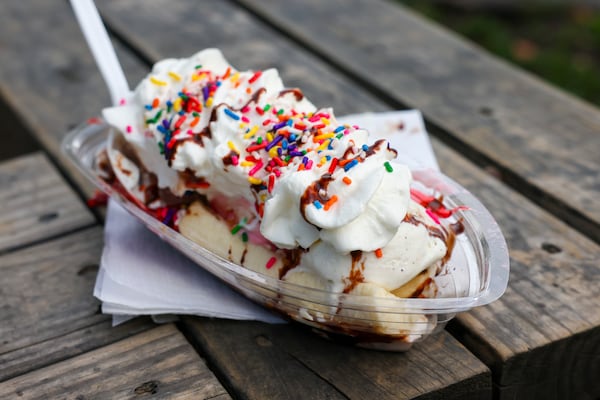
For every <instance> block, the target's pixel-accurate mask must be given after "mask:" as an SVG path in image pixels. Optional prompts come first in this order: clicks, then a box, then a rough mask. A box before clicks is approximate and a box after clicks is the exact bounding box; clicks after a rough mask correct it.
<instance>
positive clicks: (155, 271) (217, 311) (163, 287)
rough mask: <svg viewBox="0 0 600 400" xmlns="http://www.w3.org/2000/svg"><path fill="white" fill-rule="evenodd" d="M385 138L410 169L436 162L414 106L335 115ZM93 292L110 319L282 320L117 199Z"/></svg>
mask: <svg viewBox="0 0 600 400" xmlns="http://www.w3.org/2000/svg"><path fill="white" fill-rule="evenodd" d="M338 120H339V121H340V122H342V123H349V124H353V125H358V126H360V127H361V128H365V129H367V130H369V132H371V137H372V139H373V141H375V140H377V139H379V138H385V139H387V140H389V141H390V143H391V147H392V148H395V149H396V150H398V160H399V161H400V162H403V163H406V164H408V165H409V166H410V167H411V168H419V169H423V168H433V169H436V170H437V169H438V165H437V162H436V159H435V156H434V154H433V150H432V148H431V143H430V142H429V137H428V135H427V132H426V131H425V126H424V124H423V119H422V116H421V113H420V112H418V111H413V110H411V111H392V112H386V113H377V114H375V113H366V114H356V115H348V116H345V117H343V118H338ZM94 295H95V296H96V297H97V298H98V299H100V300H101V301H102V311H103V312H104V313H107V314H113V324H118V323H121V322H123V321H126V320H127V319H129V318H131V317H133V316H136V315H152V316H154V317H156V318H157V319H158V316H161V317H164V316H165V315H169V314H191V315H200V316H208V317H218V318H230V319H243V320H258V321H263V322H269V323H278V322H283V320H282V319H281V318H279V317H278V316H276V315H274V314H272V313H271V312H270V311H268V310H266V309H264V308H262V307H260V306H258V305H256V304H255V303H253V302H251V301H249V300H247V299H246V298H244V297H243V296H241V295H239V294H238V293H237V292H235V291H234V290H232V289H231V288H229V287H228V286H227V285H225V284H223V283H222V282H221V281H219V280H218V279H217V278H214V277H213V276H212V275H211V274H209V273H208V272H206V271H204V270H203V269H202V268H201V267H200V266H198V265H197V264H195V263H194V262H192V261H191V260H189V259H188V258H186V257H185V256H183V255H182V254H181V253H179V252H178V251H177V250H175V249H174V248H172V247H171V246H169V245H168V244H166V243H164V242H163V241H161V240H160V239H159V238H158V237H157V236H156V235H154V234H153V233H152V232H150V231H149V230H147V229H146V228H145V227H144V226H143V225H142V224H141V223H140V222H138V221H137V219H136V218H135V217H133V216H131V215H129V213H127V212H126V211H125V210H123V209H122V208H121V207H120V206H119V205H118V204H117V203H116V202H112V201H111V202H110V204H109V207H108V213H107V218H106V226H105V239H104V251H103V253H102V260H101V263H100V271H99V273H98V277H97V279H96V286H95V288H94Z"/></svg>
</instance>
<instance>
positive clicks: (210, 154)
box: [101, 49, 460, 340]
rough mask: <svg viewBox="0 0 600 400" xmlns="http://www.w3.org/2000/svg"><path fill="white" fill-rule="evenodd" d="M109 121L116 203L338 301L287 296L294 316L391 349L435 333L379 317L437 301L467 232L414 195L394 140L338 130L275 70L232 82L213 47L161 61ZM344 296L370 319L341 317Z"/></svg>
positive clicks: (108, 172) (438, 206) (108, 114)
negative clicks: (375, 339) (393, 304)
mask: <svg viewBox="0 0 600 400" xmlns="http://www.w3.org/2000/svg"><path fill="white" fill-rule="evenodd" d="M103 115H104V118H105V119H106V120H107V121H108V123H109V124H110V125H111V126H113V127H114V128H115V129H114V131H115V134H114V135H113V136H112V138H111V143H110V144H109V146H108V148H107V151H106V153H105V156H106V157H105V159H104V160H101V164H102V165H103V170H104V173H105V176H104V178H105V179H107V180H110V181H111V182H112V183H113V186H115V187H118V188H119V189H120V191H121V193H122V194H125V195H126V196H127V197H128V198H129V199H130V200H132V201H134V202H135V203H136V204H137V205H138V206H139V207H140V208H142V209H143V210H145V211H146V212H148V213H150V214H151V215H153V216H155V217H156V218H158V219H160V220H161V221H163V222H164V223H165V224H167V225H169V226H171V227H173V228H174V229H176V230H178V231H179V232H180V233H181V234H182V235H183V236H185V237H187V238H189V239H191V240H192V241H194V242H196V243H198V244H200V245H201V246H202V247H204V248H206V249H208V250H210V251H211V252H213V253H214V254H216V255H218V256H220V257H222V258H225V259H228V260H230V261H231V262H233V263H235V264H238V265H241V266H243V267H245V268H248V269H251V270H253V271H255V272H258V273H260V274H264V275H267V276H270V277H273V278H276V279H279V280H281V281H284V282H288V283H291V284H295V285H298V287H300V288H310V289H316V290H319V291H322V292H323V293H327V294H328V296H329V297H330V298H331V299H333V300H332V301H331V302H329V303H327V302H323V303H327V304H317V305H315V304H314V303H310V302H307V301H305V300H304V299H303V298H302V297H301V296H298V297H293V296H292V297H289V298H286V297H285V296H282V297H281V298H280V299H279V300H280V302H281V304H283V305H284V306H282V309H285V307H286V306H285V305H288V306H289V305H292V306H294V307H295V308H296V309H299V310H301V312H300V314H299V315H295V316H292V317H293V318H296V319H303V320H307V321H319V322H320V323H323V324H325V325H330V326H335V324H334V323H333V322H332V321H334V320H336V321H338V322H339V321H341V320H343V321H344V323H343V324H340V323H338V324H337V327H338V328H339V329H343V326H350V325H352V323H351V321H353V320H356V321H359V320H365V319H367V320H369V321H370V323H369V324H370V326H369V329H371V330H372V331H375V332H377V333H380V334H383V335H390V336H395V337H401V336H404V337H407V332H410V331H411V329H412V327H414V326H415V325H418V324H423V326H425V327H427V326H429V327H430V325H431V321H429V320H428V317H426V316H425V315H422V314H403V315H398V314H390V313H386V312H385V310H383V311H382V310H379V309H378V308H377V306H378V304H379V302H380V301H381V300H382V299H387V298H398V297H433V296H435V295H436V286H435V284H434V282H433V280H432V278H434V277H435V276H436V275H437V274H439V273H440V271H441V270H442V268H443V266H444V264H445V263H446V261H447V260H448V259H449V257H450V254H451V252H452V247H453V243H454V237H455V235H456V234H457V233H459V232H460V223H455V224H450V223H447V222H445V221H444V219H445V218H446V217H448V216H450V215H451V213H452V211H451V210H447V209H446V208H444V206H443V204H442V202H441V201H440V199H437V198H435V197H433V196H431V195H427V194H424V193H421V192H419V191H416V190H414V189H411V181H412V176H411V172H410V170H409V169H408V168H407V167H406V166H404V165H402V164H399V163H395V162H394V158H395V157H396V151H395V150H394V149H392V148H390V147H389V145H388V143H387V141H385V140H377V141H375V142H370V141H369V135H368V132H367V131H366V130H363V129H361V128H360V127H358V126H352V125H346V124H340V123H338V122H337V120H336V117H335V115H334V113H333V111H332V110H331V109H329V108H317V107H315V106H314V105H313V104H312V103H311V102H310V101H309V100H308V99H307V98H306V97H305V96H304V94H303V93H302V91H301V90H299V89H290V88H286V87H284V85H283V83H282V81H281V79H280V77H279V75H278V72H277V71H276V70H275V69H267V70H263V71H238V70H236V69H235V68H234V67H233V66H231V65H230V64H229V63H228V62H227V61H226V60H225V58H224V57H223V55H222V54H221V52H220V51H218V50H216V49H207V50H203V51H201V52H199V53H197V54H195V55H194V56H192V57H190V58H188V59H167V60H163V61H160V62H158V63H157V64H156V65H155V66H154V68H153V69H152V71H151V73H150V74H149V75H148V76H147V77H146V78H145V79H144V80H143V81H142V82H141V83H140V84H139V85H138V87H137V88H136V89H135V91H134V92H133V93H132V95H131V97H130V98H128V99H124V101H123V104H121V105H119V106H116V107H111V108H107V109H105V110H104V112H103ZM345 295H356V296H360V297H361V298H362V299H363V301H364V303H365V304H367V305H370V306H372V307H371V308H370V310H371V311H369V312H365V311H364V310H362V311H359V310H356V309H355V308H353V307H345V306H344V302H343V298H344V296H345ZM330 322H331V323H330ZM425 330H426V329H425V328H424V329H423V331H425ZM413 339H414V338H413ZM407 340H412V339H411V338H408V339H407Z"/></svg>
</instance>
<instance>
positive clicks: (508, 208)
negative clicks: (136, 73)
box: [101, 1, 600, 396]
mask: <svg viewBox="0 0 600 400" xmlns="http://www.w3.org/2000/svg"><path fill="white" fill-rule="evenodd" d="M177 4H178V6H177V7H175V8H173V9H171V11H172V13H171V14H170V16H169V17H168V18H161V19H160V20H155V21H154V22H153V23H152V24H147V23H144V21H148V20H150V19H151V18H152V16H153V15H155V14H156V12H158V9H159V8H160V7H161V4H160V3H154V7H157V9H153V8H152V7H143V9H142V7H141V6H140V4H139V2H138V1H127V2H123V1H121V2H113V3H102V7H101V8H102V11H103V13H104V15H105V17H106V18H107V20H108V21H109V22H110V23H111V26H113V27H114V29H116V30H118V31H120V32H121V34H122V35H123V36H125V37H127V38H128V40H130V41H131V43H135V45H136V46H138V48H139V49H140V50H141V51H143V52H144V53H146V54H149V55H151V56H152V57H156V58H160V57H164V56H166V55H169V54H174V53H176V54H191V53H192V52H193V51H195V50H197V49H198V48H202V47H205V46H216V47H220V48H222V49H223V50H224V51H225V54H226V55H229V54H231V57H230V58H231V61H232V62H234V63H236V60H235V59H233V57H236V54H238V52H240V53H242V54H243V56H240V58H239V61H237V64H239V63H242V64H246V65H247V63H249V62H250V60H254V59H260V60H262V61H257V63H259V62H264V63H268V61H271V59H272V58H274V59H275V60H273V62H274V63H277V64H278V67H281V68H282V69H283V70H284V72H283V73H282V75H283V76H284V81H287V78H288V77H287V76H285V70H286V68H288V69H289V68H293V69H294V71H298V74H299V77H300V78H304V79H306V80H307V81H308V83H309V85H312V86H311V88H312V89H311V90H312V93H311V98H312V100H313V101H314V102H315V103H316V104H327V103H326V101H327V100H329V101H332V104H333V105H334V106H335V107H336V109H337V110H338V111H340V112H341V113H344V112H349V111H355V110H360V109H369V108H371V107H372V109H375V110H379V109H381V108H382V107H384V105H383V103H382V102H381V101H378V100H376V99H375V98H374V97H373V96H369V95H367V94H366V93H361V92H360V91H359V93H361V96H356V95H355V93H356V92H357V90H358V89H357V88H356V86H351V87H353V88H354V89H352V90H353V92H352V101H351V103H352V104H348V100H347V99H346V98H344V97H342V96H337V97H333V98H329V97H328V94H329V93H331V92H332V91H333V92H334V93H335V92H336V91H337V93H346V90H347V89H346V82H348V81H349V80H348V79H345V78H343V77H342V76H336V77H333V76H332V75H330V74H324V73H323V72H321V71H322V70H323V68H324V67H321V66H320V65H319V64H321V63H320V62H319V61H318V60H315V59H314V58H312V57H309V56H306V57H305V56H304V52H303V51H302V50H301V49H299V48H298V47H296V46H294V45H293V44H291V43H290V42H288V41H285V40H280V41H277V40H276V39H274V40H272V41H270V43H271V46H270V47H269V49H268V50H262V47H261V46H260V45H254V44H253V43H255V42H253V39H249V41H250V44H247V43H246V42H245V41H241V42H240V40H239V38H240V37H248V38H264V37H266V36H268V35H269V32H270V30H269V28H268V27H265V26H262V25H261V24H260V23H257V22H256V21H252V20H251V19H248V17H247V16H243V15H240V12H239V10H236V9H235V8H234V7H232V6H231V5H228V4H227V3H221V4H220V5H218V6H217V5H215V6H214V7H210V11H204V12H209V14H206V15H205V17H206V18H204V19H203V22H202V24H200V26H195V28H194V30H193V31H192V30H191V29H190V30H189V31H186V33H185V35H183V36H185V37H186V38H187V40H184V41H181V40H177V39H175V40H173V39H171V38H170V37H169V36H165V35H164V33H163V32H174V31H178V29H182V28H178V27H180V26H184V27H186V26H192V21H193V20H194V19H198V16H197V15H198V14H197V13H196V12H197V11H196V10H195V6H194V5H193V4H192V3H186V2H178V3H177ZM163 6H164V5H163ZM210 13H213V14H210ZM225 16H226V17H227V18H230V19H231V20H233V21H236V23H235V24H231V25H228V28H227V29H226V31H225V32H221V31H220V34H219V35H218V36H217V37H212V36H211V34H210V32H214V31H215V30H218V29H219V26H220V25H222V21H223V19H224V18H225ZM213 21H214V22H213ZM183 29H185V28H183ZM247 46H249V47H250V48H252V49H253V50H254V51H255V52H256V53H257V54H255V55H248V54H247V51H248V47H247ZM281 54H286V55H287V54H300V55H301V56H302V57H301V59H300V60H296V59H291V58H287V57H286V58H281V57H280V55H281ZM290 57H291V56H290ZM288 62H289V64H290V65H288ZM261 65H262V64H261ZM251 67H252V68H253V67H254V66H253V65H251V66H247V68H251ZM324 70H325V71H328V69H326V68H325V69H324ZM300 71H302V72H300ZM331 72H332V73H333V74H334V75H335V71H331ZM338 75H339V74H338ZM314 81H317V83H316V84H315V83H314ZM337 82H343V83H344V84H343V85H339V86H338V83H337ZM320 83H322V84H323V85H324V86H325V87H326V88H327V89H326V90H325V91H324V92H323V93H322V92H321V91H319V84H320ZM298 85H299V86H302V87H304V86H305V85H303V82H299V83H298ZM336 87H338V89H337V90H336V89H335V88H336ZM330 104H331V103H330ZM543 126H545V124H544V125H543ZM434 145H435V149H436V152H437V154H438V156H439V157H440V163H441V166H442V169H443V170H444V171H445V172H446V173H447V174H449V175H450V176H451V177H453V178H454V179H456V180H458V181H459V182H460V183H462V184H464V185H466V186H467V187H469V188H470V189H471V190H472V191H473V192H474V193H475V194H476V195H477V196H478V197H480V198H481V199H482V200H483V201H484V203H485V204H486V205H488V207H489V208H490V210H491V211H492V213H493V214H494V215H495V216H496V218H497V219H498V221H499V222H500V225H501V227H502V229H503V231H504V232H505V234H506V236H507V240H508V242H509V246H510V249H511V254H512V265H513V271H514V272H513V275H512V277H513V279H512V280H511V283H510V288H509V290H508V292H507V294H506V295H505V297H504V298H503V300H502V301H501V302H499V303H497V304H496V305H492V306H491V307H484V308H481V309H478V310H475V311H473V312H470V313H466V314H464V315H463V316H461V317H460V318H459V321H460V323H459V324H455V331H456V334H457V335H458V336H459V337H460V338H461V340H464V341H465V343H468V344H469V346H471V349H473V351H475V352H476V354H478V355H479V356H480V357H482V358H483V359H485V360H486V362H487V363H488V365H489V366H491V367H492V368H493V371H494V373H495V378H496V380H495V383H496V384H497V385H498V387H499V388H502V390H503V393H504V392H505V389H507V388H512V389H511V390H517V391H518V390H521V391H523V390H526V388H527V387H529V388H531V389H532V390H535V389H539V388H540V387H543V388H545V389H546V391H545V392H544V393H546V394H547V393H550V394H553V395H554V396H556V394H558V393H565V392H567V393H568V392H569V391H571V390H576V391H577V393H584V394H585V391H586V390H590V389H589V388H586V387H585V385H588V386H590V387H591V386H592V385H593V384H594V380H593V379H591V378H590V375H589V373H590V372H593V371H599V369H598V368H600V367H598V365H599V364H598V360H599V358H598V357H597V356H596V354H597V352H595V350H593V349H594V348H597V346H598V344H599V343H600V335H599V333H598V327H599V326H600V317H599V316H598V311H597V310H599V309H600V300H598V298H599V296H598V295H599V294H600V293H599V288H598V287H597V285H595V284H594V282H597V281H598V274H599V273H600V272H599V271H600V268H599V267H598V265H597V263H596V262H595V261H594V260H597V259H600V248H599V246H598V245H597V244H595V243H593V242H592V241H590V240H589V239H586V238H585V237H584V236H583V235H581V234H579V233H577V232H576V231H575V230H574V229H572V228H570V227H568V226H567V225H565V224H564V223H562V222H560V221H559V220H558V219H557V218H555V217H554V216H553V215H550V214H549V213H547V212H545V211H543V210H542V209H541V208H539V207H538V206H536V205H534V204H532V203H531V202H530V201H527V200H526V199H524V198H523V197H522V196H519V195H517V194H516V193H514V192H513V191H511V190H510V189H509V188H507V187H506V186H505V185H503V184H501V183H499V182H498V181H496V180H494V179H493V178H491V177H490V176H489V175H487V174H485V173H484V172H482V171H481V170H480V169H478V168H476V167H474V166H473V164H471V163H469V162H467V161H466V160H465V159H464V158H462V157H461V156H459V155H457V154H456V153H455V152H454V151H451V150H449V149H448V147H447V146H445V145H443V144H441V143H440V141H438V140H434ZM515 204H518V205H519V207H518V209H517V208H516V207H515ZM557 248H558V249H560V252H559V253H554V251H555V250H556V249H557ZM557 285H558V286H559V287H558V288H557V287H556V286H557ZM582 293H585V294H587V295H586V296H585V297H586V298H585V299H584V300H581V297H582V295H581V294H582ZM559 316H560V317H559ZM580 316H581V317H580ZM496 317H498V318H499V317H501V322H500V320H499V319H498V318H496ZM467 321H468V322H467ZM582 335H583V336H584V337H586V338H587V339H586V341H585V346H583V348H584V354H592V356H590V359H589V361H590V363H587V365H588V367H586V363H583V364H582V363H581V362H579V361H578V358H577V351H578V350H579V349H581V348H582V345H581V339H580V337H581V336H582ZM588 350H589V351H591V352H590V353H585V351H588ZM592 350H593V351H592ZM548 354H553V357H552V358H551V359H550V360H551V361H552V362H553V365H554V366H555V367H557V368H558V366H560V365H562V364H563V363H564V364H565V365H569V366H570V367H571V369H570V372H569V373H568V374H563V376H562V377H560V376H558V374H557V373H555V371H556V370H552V369H551V368H549V369H548V368H545V366H544V364H543V363H544V362H545V360H547V359H548V358H547V355H548ZM524 369H531V371H530V373H528V374H524V375H523V374H522V372H523V370H524ZM549 382H552V385H549ZM528 393H529V392H528Z"/></svg>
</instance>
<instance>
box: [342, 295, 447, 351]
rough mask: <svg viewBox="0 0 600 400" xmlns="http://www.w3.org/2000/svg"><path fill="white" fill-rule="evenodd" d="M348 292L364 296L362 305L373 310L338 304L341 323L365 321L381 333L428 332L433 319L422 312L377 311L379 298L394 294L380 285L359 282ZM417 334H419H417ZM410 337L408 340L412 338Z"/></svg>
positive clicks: (391, 296)
mask: <svg viewBox="0 0 600 400" xmlns="http://www.w3.org/2000/svg"><path fill="white" fill-rule="evenodd" d="M350 294H355V295H360V296H365V300H364V306H367V307H368V306H371V307H373V309H374V311H357V310H353V309H351V308H347V307H344V305H343V304H341V305H340V311H339V313H338V318H339V319H343V323H346V324H348V325H351V324H356V325H364V324H365V322H368V323H370V324H372V325H371V326H372V327H373V328H374V330H375V331H377V332H378V333H381V334H383V335H393V336H399V335H409V334H414V333H415V332H418V333H427V332H430V331H431V329H432V328H433V326H434V325H435V321H434V322H433V323H432V321H430V320H429V319H428V318H427V317H426V316H425V315H423V314H400V313H398V312H393V313H387V312H385V311H384V310H381V311H378V310H377V308H378V307H380V303H379V299H382V298H384V299H393V298H396V296H395V295H393V294H392V293H390V292H388V291H387V290H385V289H384V288H382V287H381V286H378V285H375V284H373V283H359V284H357V285H356V286H355V287H354V288H353V289H352V291H350ZM417 336H419V335H417ZM414 339H416V337H415V338H411V339H410V340H411V341H412V340H414Z"/></svg>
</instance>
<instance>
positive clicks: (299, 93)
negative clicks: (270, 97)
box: [277, 88, 304, 101]
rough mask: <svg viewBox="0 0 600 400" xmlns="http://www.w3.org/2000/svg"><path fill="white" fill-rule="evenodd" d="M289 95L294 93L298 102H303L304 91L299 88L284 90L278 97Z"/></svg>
mask: <svg viewBox="0 0 600 400" xmlns="http://www.w3.org/2000/svg"><path fill="white" fill-rule="evenodd" d="M288 93H293V94H294V97H295V98H296V101H301V100H302V99H303V98H304V93H302V91H301V90H300V89H298V88H292V89H285V90H282V91H281V92H279V95H278V96H277V97H283V96H285V95H286V94H288Z"/></svg>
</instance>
